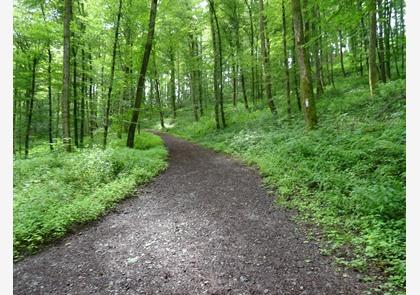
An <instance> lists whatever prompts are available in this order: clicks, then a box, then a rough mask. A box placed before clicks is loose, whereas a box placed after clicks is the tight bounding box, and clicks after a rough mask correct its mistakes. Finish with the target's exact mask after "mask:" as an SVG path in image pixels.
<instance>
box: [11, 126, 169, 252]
mask: <svg viewBox="0 0 420 295" xmlns="http://www.w3.org/2000/svg"><path fill="white" fill-rule="evenodd" d="M137 138H139V136H137ZM136 147H138V148H140V150H139V149H129V148H126V147H125V146H124V145H122V144H121V143H120V142H119V141H117V140H115V141H112V142H111V144H110V147H109V148H108V149H106V150H103V149H100V148H98V147H92V148H90V149H81V150H78V151H76V152H74V153H71V154H69V153H65V152H63V151H57V152H52V153H43V154H42V155H38V156H34V157H32V158H30V159H28V160H15V161H14V175H13V176H14V207H13V218H14V224H13V227H14V228H13V241H14V242H13V245H14V256H15V258H19V257H21V256H22V255H24V254H25V253H27V252H29V253H32V252H34V251H35V250H37V249H38V247H39V246H40V245H41V244H45V243H47V242H50V241H53V240H55V239H57V238H60V237H62V236H63V235H64V234H66V233H67V232H68V231H69V230H70V229H71V227H72V226H74V225H75V224H81V223H85V222H88V221H91V220H94V219H96V218H97V217H98V216H100V215H102V214H103V213H104V212H106V211H107V210H108V209H110V208H112V207H113V206H114V205H115V203H116V202H117V201H119V200H121V199H123V198H125V197H126V196H127V195H129V194H130V193H132V192H133V190H134V189H135V188H136V187H137V185H139V184H143V183H145V182H147V181H149V180H150V179H151V178H152V177H153V176H155V175H156V174H157V173H159V172H160V171H162V170H163V169H164V168H165V167H166V156H167V151H166V149H165V148H164V146H163V142H162V140H161V139H160V138H159V137H158V136H155V135H152V134H149V133H146V132H142V135H141V136H140V138H139V139H138V141H137V142H136Z"/></svg>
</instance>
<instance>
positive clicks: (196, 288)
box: [14, 135, 369, 294]
mask: <svg viewBox="0 0 420 295" xmlns="http://www.w3.org/2000/svg"><path fill="white" fill-rule="evenodd" d="M162 137H163V139H164V141H165V143H166V145H167V147H168V149H169V155H170V160H169V168H168V169H167V170H166V171H165V172H164V173H163V174H161V175H160V176H158V177H157V178H156V179H155V180H154V181H153V182H152V183H150V184H149V185H146V186H144V187H141V188H139V189H138V192H137V193H136V196H135V197H133V198H130V199H128V200H126V201H124V202H122V203H121V204H120V205H119V206H117V207H116V209H115V210H114V211H113V212H112V213H110V214H108V215H106V216H104V217H103V218H101V219H100V220H98V221H96V222H94V223H93V224H92V225H91V226H88V227H86V228H84V229H82V230H80V232H78V233H76V234H72V235H70V236H67V237H66V238H65V239H63V240H62V241H61V242H59V243H58V244H56V245H53V246H51V247H49V248H48V249H46V250H44V251H42V252H40V253H38V254H36V255H34V256H30V257H27V258H25V259H24V260H22V261H21V262H18V263H16V264H15V266H14V294H152V293H153V294H155V293H160V294H198V293H208V294H362V293H363V291H365V290H367V289H369V286H368V285H366V284H365V283H362V279H361V278H362V276H361V275H360V274H359V273H357V272H354V271H350V270H343V269H339V268H338V267H337V266H336V265H335V264H334V262H333V259H332V258H331V257H328V256H323V255H321V254H320V251H319V249H320V245H319V243H318V242H317V241H316V239H311V238H309V237H308V236H307V234H306V229H305V227H304V226H303V225H301V224H298V223H295V222H294V221H292V220H293V216H294V214H295V213H294V212H293V211H290V210H288V209H284V208H280V207H278V206H276V205H275V203H274V201H275V197H274V195H272V194H271V193H270V192H269V191H268V190H267V189H265V188H264V186H263V183H262V180H261V178H260V176H259V173H258V171H257V170H255V169H253V168H249V167H247V166H245V165H243V164H242V163H240V162H238V161H236V160H233V159H231V158H228V157H226V156H224V155H221V154H217V153H215V152H213V151H210V150H207V149H204V148H202V147H199V146H197V145H194V144H191V143H188V142H186V141H183V140H181V139H178V138H175V137H172V136H169V135H162Z"/></svg>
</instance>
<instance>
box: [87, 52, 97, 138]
mask: <svg viewBox="0 0 420 295" xmlns="http://www.w3.org/2000/svg"><path fill="white" fill-rule="evenodd" d="M88 56H89V73H90V74H89V136H90V138H91V139H93V132H94V131H95V129H96V128H97V127H98V126H97V123H96V108H97V106H96V102H95V98H96V96H95V95H94V92H93V90H94V85H93V66H92V49H91V48H89V55H88Z"/></svg>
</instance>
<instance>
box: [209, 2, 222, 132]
mask: <svg viewBox="0 0 420 295" xmlns="http://www.w3.org/2000/svg"><path fill="white" fill-rule="evenodd" d="M208 2H209V6H210V14H209V15H210V29H211V37H212V38H211V39H212V45H213V59H214V61H213V90H214V115H215V116H214V117H215V121H216V128H217V129H220V114H219V106H220V90H219V86H220V85H219V74H218V66H219V57H218V55H219V50H218V48H217V41H216V28H215V24H214V18H213V11H212V10H213V8H212V2H211V0H208Z"/></svg>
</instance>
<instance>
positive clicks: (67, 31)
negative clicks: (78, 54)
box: [61, 0, 72, 152]
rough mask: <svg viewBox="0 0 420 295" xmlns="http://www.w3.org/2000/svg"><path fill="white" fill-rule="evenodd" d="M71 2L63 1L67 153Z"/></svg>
mask: <svg viewBox="0 0 420 295" xmlns="http://www.w3.org/2000/svg"><path fill="white" fill-rule="evenodd" d="M71 15H72V0H64V38H63V39H64V46H63V89H62V94H61V113H62V117H63V118H62V123H63V144H64V148H65V150H66V151H67V152H71V137H70V114H69V96H70V22H71Z"/></svg>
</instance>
